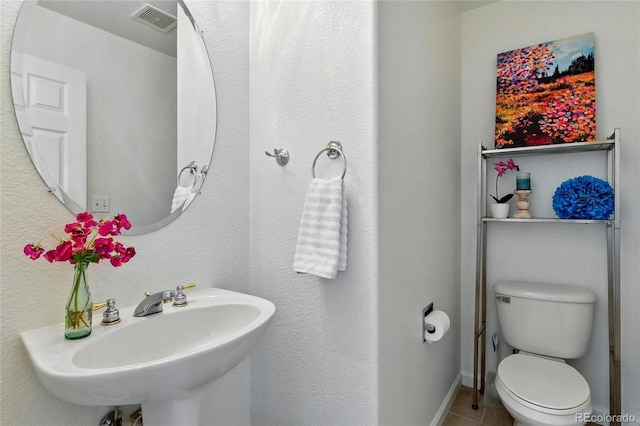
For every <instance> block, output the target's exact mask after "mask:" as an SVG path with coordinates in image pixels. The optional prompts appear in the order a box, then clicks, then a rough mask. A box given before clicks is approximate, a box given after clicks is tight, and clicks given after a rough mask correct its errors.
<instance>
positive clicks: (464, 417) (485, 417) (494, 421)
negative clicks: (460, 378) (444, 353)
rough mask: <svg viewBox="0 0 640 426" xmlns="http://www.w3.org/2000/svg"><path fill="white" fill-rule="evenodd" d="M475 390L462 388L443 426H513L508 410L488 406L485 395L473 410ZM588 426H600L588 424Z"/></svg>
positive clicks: (480, 396) (481, 396) (479, 399)
mask: <svg viewBox="0 0 640 426" xmlns="http://www.w3.org/2000/svg"><path fill="white" fill-rule="evenodd" d="M472 402H473V389H471V388H468V387H466V386H462V387H461V388H460V391H459V392H458V395H457V396H456V399H455V401H454V402H453V405H451V409H450V410H449V413H448V414H447V417H445V419H444V423H442V426H479V425H482V426H512V425H513V418H512V417H511V416H510V415H509V413H508V412H507V410H506V409H505V408H504V407H502V406H500V407H492V406H486V405H485V404H484V398H483V395H482V394H480V395H479V398H478V409H477V410H474V409H473V408H471V403H472ZM587 426H599V425H597V424H596V423H588V424H587Z"/></svg>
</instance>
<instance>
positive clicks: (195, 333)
mask: <svg viewBox="0 0 640 426" xmlns="http://www.w3.org/2000/svg"><path fill="white" fill-rule="evenodd" d="M187 297H188V301H189V304H188V305H187V306H186V307H174V306H172V305H171V304H170V303H165V305H164V312H161V313H157V314H153V315H150V316H147V317H140V318H137V317H134V316H133V310H134V307H129V308H124V309H120V318H121V319H122V321H121V323H120V324H117V325H112V326H107V327H105V326H101V325H100V324H99V320H98V321H95V320H94V325H93V331H92V334H91V336H89V337H87V338H85V339H81V340H66V339H65V338H64V325H63V324H59V325H55V326H50V327H45V328H40V329H37V330H31V331H27V332H23V333H21V337H22V341H23V343H24V345H25V347H26V349H27V352H28V353H29V357H30V359H31V362H32V364H33V367H34V370H35V372H36V374H37V376H38V378H39V380H40V381H41V382H42V384H43V385H44V386H45V388H46V389H48V390H49V391H50V392H51V393H53V394H54V395H56V396H57V397H58V398H60V399H63V400H65V401H68V402H72V403H74V404H79V405H98V406H100V405H103V406H115V405H131V404H142V414H143V419H144V423H145V426H154V425H157V424H163V425H165V424H167V425H169V424H175V425H188V424H194V425H195V424H198V414H199V410H200V398H201V393H202V390H203V388H204V387H205V386H206V385H207V384H209V383H211V382H213V381H215V380H216V379H218V378H219V377H221V376H222V375H224V374H225V373H227V372H228V371H229V370H231V369H232V368H234V367H235V366H236V365H238V363H240V361H242V360H243V359H244V358H245V357H246V356H247V355H248V354H249V353H250V352H251V350H252V348H253V347H254V345H255V344H256V343H257V342H258V341H259V340H260V338H261V337H262V336H263V335H264V333H265V331H266V329H267V327H268V326H269V323H270V322H271V319H272V318H273V315H274V313H275V306H274V305H273V303H271V302H269V301H268V300H265V299H261V298H259V297H255V296H250V295H247V294H243V293H237V292H233V291H229V290H222V289H217V288H208V289H205V290H198V291H191V292H188V293H187Z"/></svg>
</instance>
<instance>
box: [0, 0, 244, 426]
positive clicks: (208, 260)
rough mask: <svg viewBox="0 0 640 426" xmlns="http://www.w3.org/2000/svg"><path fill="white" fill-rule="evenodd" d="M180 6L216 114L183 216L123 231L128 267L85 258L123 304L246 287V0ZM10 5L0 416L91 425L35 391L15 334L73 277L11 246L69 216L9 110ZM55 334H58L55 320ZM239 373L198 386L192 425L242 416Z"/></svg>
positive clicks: (4, 25) (60, 301)
mask: <svg viewBox="0 0 640 426" xmlns="http://www.w3.org/2000/svg"><path fill="white" fill-rule="evenodd" d="M187 4H188V6H189V8H190V9H191V10H192V12H193V14H194V16H195V17H196V19H197V20H198V22H199V24H200V26H201V29H202V30H203V31H204V37H205V40H206V42H207V46H208V47H209V48H210V49H211V53H212V64H213V67H214V71H215V75H216V83H217V95H218V104H219V105H220V112H219V115H218V124H219V126H218V134H217V142H216V150H215V153H214V159H213V164H214V167H213V169H212V171H211V173H210V175H209V178H208V180H207V183H206V184H205V186H204V188H203V193H202V195H201V196H199V197H198V198H197V199H196V200H195V201H194V202H193V203H192V204H191V206H190V207H189V209H188V210H187V212H186V213H185V214H184V215H183V216H181V217H180V218H178V219H177V220H176V221H175V222H173V223H171V224H170V225H169V226H168V227H167V228H164V229H162V230H160V231H157V232H154V233H152V234H148V235H142V236H135V237H128V238H123V239H122V240H123V241H124V242H125V244H131V245H134V246H135V247H136V250H137V252H138V254H137V256H136V257H135V258H134V259H133V260H132V261H131V262H130V263H129V264H127V265H125V266H123V267H121V268H118V269H115V268H112V267H111V266H109V265H104V264H100V265H93V266H92V267H91V269H90V271H89V274H90V278H89V279H90V283H91V289H92V293H93V296H94V299H95V300H104V299H106V298H107V297H114V298H115V299H116V300H117V301H118V304H119V305H120V306H130V305H133V304H136V303H138V302H139V300H140V299H141V298H142V297H143V292H144V291H146V290H158V289H164V288H170V287H173V286H175V285H176V284H180V283H185V282H196V283H198V284H199V285H201V286H211V285H214V286H217V287H224V288H229V289H234V290H240V291H248V283H249V273H248V253H249V249H248V242H249V232H248V229H247V223H248V221H249V217H248V212H249V205H248V202H249V198H248V197H247V193H248V191H249V174H248V163H247V158H248V142H247V141H248V128H247V126H246V123H247V120H248V102H249V94H248V85H247V81H248V78H249V77H248V27H247V24H248V5H247V4H246V3H239V2H192V1H189V2H188V3H187ZM19 7H20V2H17V1H2V3H1V8H2V19H1V38H0V42H1V53H0V63H1V64H2V65H1V68H0V89H1V94H0V98H1V101H2V109H1V112H0V123H1V133H0V138H1V139H0V154H1V159H0V166H1V169H0V202H1V207H2V208H1V213H0V219H1V226H2V232H1V234H0V239H1V240H0V246H1V248H0V250H1V257H0V262H2V263H1V265H0V266H1V269H0V278H1V280H0V281H1V282H0V290H1V293H2V297H1V298H0V306H1V308H2V309H1V316H0V322H1V323H2V336H1V351H2V352H1V359H2V362H1V365H0V375H1V382H2V384H1V389H0V391H1V394H2V398H1V404H2V405H1V410H0V416H1V417H0V423H2V425H3V426H5V425H6V426H23V425H27V424H42V425H86V424H97V423H98V422H99V420H100V418H101V417H102V415H103V414H104V413H106V411H107V409H106V408H104V407H80V406H75V405H71V404H67V403H65V402H62V401H60V400H58V399H57V398H56V397H54V396H53V395H51V394H49V393H48V392H47V391H46V390H44V389H43V388H42V387H41V386H40V384H39V382H38V380H37V378H36V377H35V374H34V373H33V370H32V368H31V366H30V364H29V361H28V359H27V355H26V353H25V351H24V349H23V347H22V344H21V342H20V340H19V336H18V333H19V332H20V331H22V330H29V329H33V328H37V327H42V326H45V325H50V324H55V323H59V322H61V321H62V320H63V307H64V303H65V301H66V298H67V296H68V292H69V288H70V281H71V274H72V269H71V267H70V266H69V265H65V264H53V265H52V264H49V263H47V262H46V261H44V260H39V261H37V262H33V261H31V260H29V259H28V258H26V257H25V256H24V255H23V254H22V248H23V246H24V245H25V244H26V243H27V242H32V241H34V240H38V239H39V238H40V237H41V236H42V235H45V234H46V233H48V232H51V231H60V230H61V228H62V226H63V224H65V223H67V222H69V221H71V220H72V215H71V214H69V213H68V211H67V210H66V209H65V208H64V207H62V206H61V205H60V203H59V202H58V201H57V200H56V199H55V198H54V197H53V196H51V195H49V194H48V193H47V190H46V188H45V186H44V184H43V183H42V181H41V180H40V178H39V176H38V175H37V173H36V172H35V170H33V167H32V165H31V161H30V160H29V157H28V155H27V152H26V149H25V148H24V145H23V143H22V139H21V137H20V133H19V131H18V128H17V124H16V120H15V117H14V114H13V108H12V102H11V95H10V93H11V91H10V86H9V57H10V48H11V38H12V31H13V27H14V24H15V19H16V17H17V14H18V10H19ZM221 58H224V60H222V59H221ZM222 242H223V243H222ZM60 332H61V336H62V332H63V331H62V328H61V331H60ZM167 338H170V336H168V337H167ZM132 350H135V348H132ZM249 371H250V369H249V362H248V361H245V362H243V363H242V364H241V365H239V366H238V367H237V368H236V369H235V370H234V371H233V372H231V373H229V374H228V375H227V376H225V377H224V378H223V379H221V381H219V382H218V383H216V384H215V385H214V386H213V387H212V388H210V389H209V390H208V391H207V393H206V396H205V398H204V403H203V409H202V416H201V419H202V421H203V423H205V424H207V423H208V424H211V423H214V420H215V421H216V422H218V424H225V425H247V424H249V422H250V420H249V390H248V389H249Z"/></svg>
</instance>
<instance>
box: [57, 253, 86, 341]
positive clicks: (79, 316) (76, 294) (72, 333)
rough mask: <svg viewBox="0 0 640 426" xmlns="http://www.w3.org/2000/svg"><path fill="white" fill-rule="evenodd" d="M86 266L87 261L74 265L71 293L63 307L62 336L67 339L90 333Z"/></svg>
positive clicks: (80, 337)
mask: <svg viewBox="0 0 640 426" xmlns="http://www.w3.org/2000/svg"><path fill="white" fill-rule="evenodd" d="M88 267H89V262H77V263H76V265H75V271H74V274H73V283H72V286H71V294H70V295H69V299H68V300H67V305H66V308H65V309H66V312H65V319H64V337H65V338H67V339H71V340H73V339H82V338H83V337H87V336H88V335H90V334H91V317H92V314H93V311H92V308H93V301H92V300H91V292H90V291H89V286H88V285H87V275H86V274H87V268H88Z"/></svg>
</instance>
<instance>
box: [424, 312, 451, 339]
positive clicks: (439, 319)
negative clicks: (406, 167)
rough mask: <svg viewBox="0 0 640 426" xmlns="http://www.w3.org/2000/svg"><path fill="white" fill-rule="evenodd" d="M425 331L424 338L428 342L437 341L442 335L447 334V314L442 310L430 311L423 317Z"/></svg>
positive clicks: (448, 325) (448, 321)
mask: <svg viewBox="0 0 640 426" xmlns="http://www.w3.org/2000/svg"><path fill="white" fill-rule="evenodd" d="M424 324H425V332H424V339H425V340H426V341H427V342H429V343H432V342H437V341H438V340H440V339H442V336H444V335H445V334H447V332H448V331H449V327H450V326H451V321H450V320H449V316H448V315H447V314H446V313H444V312H442V311H432V312H431V313H429V315H427V316H426V317H424Z"/></svg>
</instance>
